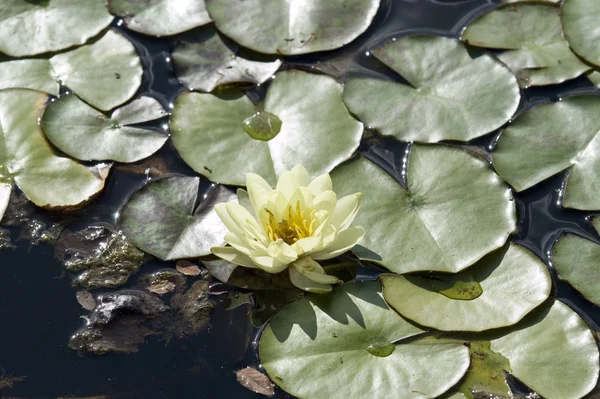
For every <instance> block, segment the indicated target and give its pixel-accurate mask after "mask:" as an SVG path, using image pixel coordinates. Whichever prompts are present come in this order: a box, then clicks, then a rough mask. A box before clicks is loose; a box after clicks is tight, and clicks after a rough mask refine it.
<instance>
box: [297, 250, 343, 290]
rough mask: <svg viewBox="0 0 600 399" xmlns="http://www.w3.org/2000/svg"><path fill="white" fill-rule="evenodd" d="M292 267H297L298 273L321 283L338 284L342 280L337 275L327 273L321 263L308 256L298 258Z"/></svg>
mask: <svg viewBox="0 0 600 399" xmlns="http://www.w3.org/2000/svg"><path fill="white" fill-rule="evenodd" d="M291 267H292V268H295V269H296V270H297V271H298V273H300V274H302V275H303V276H305V277H307V278H309V279H311V280H312V281H315V282H317V283H319V284H337V283H341V282H342V281H341V280H340V279H338V278H337V277H335V276H330V275H329V274H327V273H325V270H324V269H323V268H322V267H321V265H319V264H318V263H317V262H315V261H314V260H312V259H311V258H310V257H308V256H305V257H303V258H300V259H298V260H297V261H296V262H294V263H292V265H291Z"/></svg>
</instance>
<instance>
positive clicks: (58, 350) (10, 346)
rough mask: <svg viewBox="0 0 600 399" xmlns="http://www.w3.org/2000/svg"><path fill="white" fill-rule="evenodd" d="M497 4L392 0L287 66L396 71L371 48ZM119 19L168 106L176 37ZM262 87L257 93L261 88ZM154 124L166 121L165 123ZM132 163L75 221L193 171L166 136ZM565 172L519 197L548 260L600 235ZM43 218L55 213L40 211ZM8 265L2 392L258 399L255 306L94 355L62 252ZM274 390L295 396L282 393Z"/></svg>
mask: <svg viewBox="0 0 600 399" xmlns="http://www.w3.org/2000/svg"><path fill="white" fill-rule="evenodd" d="M498 3H500V1H493V0H487V1H485V0H384V1H383V2H382V6H381V8H380V10H379V13H378V15H377V17H376V18H375V22H374V23H373V25H372V26H371V27H370V28H369V29H368V30H367V32H366V33H364V34H363V35H361V36H360V37H359V38H358V39H357V40H356V41H354V42H353V43H351V44H350V45H348V46H346V47H344V48H342V49H340V50H338V51H333V52H330V53H326V54H312V55H307V56H299V57H291V58H290V59H289V60H288V61H289V62H287V65H290V66H295V67H302V68H309V69H310V68H317V69H322V68H333V69H330V70H333V71H342V73H341V75H342V78H343V75H345V74H347V73H348V72H349V73H351V74H369V75H376V76H388V77H394V78H395V79H398V78H397V77H395V76H394V74H393V73H392V72H390V70H388V69H387V68H385V67H384V66H382V65H381V64H380V63H379V62H377V61H376V60H373V59H372V57H369V55H368V53H367V52H368V50H369V49H371V48H373V47H374V46H376V45H377V44H380V43H382V42H383V41H385V40H386V39H389V38H392V37H394V36H399V35H405V34H410V33H435V34H441V35H449V36H456V35H458V34H459V33H460V30H461V28H462V26H464V25H465V24H466V23H467V22H468V21H470V20H472V19H473V18H474V17H475V16H477V15H479V14H481V13H482V12H484V11H485V10H488V9H490V8H492V7H493V6H494V5H495V4H498ZM113 25H114V26H115V27H117V28H118V29H120V30H121V31H122V33H123V34H125V35H126V36H127V37H128V38H130V39H131V40H132V41H133V43H134V44H135V45H136V48H137V50H138V52H139V53H140V55H141V57H142V61H143V63H144V66H145V75H144V84H143V86H142V91H143V93H145V94H151V95H152V96H154V97H155V98H157V99H159V100H160V101H161V102H162V103H163V105H164V106H165V107H168V106H169V104H171V103H172V102H173V100H174V98H175V97H176V96H177V94H178V93H180V92H181V91H183V90H184V88H183V87H182V86H181V85H180V84H179V83H178V82H177V79H176V78H175V76H174V74H173V71H172V67H171V63H170V59H169V55H170V51H171V49H172V46H173V42H172V40H171V39H168V38H164V39H163V38H158V39H156V38H149V37H145V36H143V35H140V34H137V33H135V32H131V31H129V30H127V29H123V28H121V27H120V25H119V23H118V21H115V23H114V24H113ZM582 91H590V92H594V91H595V89H594V88H593V86H592V85H591V84H590V83H589V82H588V81H587V80H586V79H585V78H579V79H575V80H573V81H570V82H569V83H567V84H563V85H559V86H553V87H546V88H541V89H527V90H524V91H523V92H522V94H523V100H522V104H521V110H523V109H526V108H528V107H530V106H531V105H532V104H537V103H540V102H544V101H548V100H551V99H556V98H557V97H561V96H565V95H567V94H569V93H574V92H582ZM254 94H255V95H256V98H260V97H261V96H262V95H263V94H264V85H263V87H262V88H260V89H258V90H255V93H254ZM162 123H165V121H164V120H163V121H161V124H162ZM156 128H160V124H158V125H157V126H156ZM496 136H497V132H496V133H492V134H489V135H487V136H484V137H483V138H480V139H477V140H475V141H474V142H472V143H471V144H472V145H473V146H475V147H478V148H479V149H483V150H485V151H489V150H490V146H493V143H494V141H495V139H496ZM405 147H406V145H402V144H398V143H395V142H393V140H382V139H371V140H367V141H366V143H365V144H364V145H363V146H362V147H361V151H362V152H363V154H365V155H367V156H368V157H369V158H370V159H372V160H374V161H376V162H377V163H378V164H380V165H381V166H383V167H384V169H386V170H387V171H388V172H390V173H391V174H392V175H394V176H395V177H396V178H397V179H398V180H400V181H401V167H402V157H403V155H404V150H405ZM133 165H134V167H129V166H128V167H119V168H117V170H116V171H114V173H112V174H111V176H110V178H109V181H108V187H107V189H106V190H105V192H104V193H103V194H102V195H101V196H100V197H99V198H98V199H97V200H95V201H94V203H93V204H92V205H90V206H89V207H87V208H86V209H84V210H82V211H78V212H77V213H76V214H75V215H74V216H75V218H74V219H75V222H74V224H73V226H75V227H78V228H83V227H85V226H87V225H90V224H96V225H108V226H111V225H115V222H116V217H117V216H118V209H119V208H120V206H121V205H122V204H123V203H124V201H125V199H126V198H127V197H128V196H129V195H130V194H131V193H132V192H133V191H134V190H135V189H137V188H138V187H140V186H141V185H142V184H143V183H144V182H145V180H146V175H145V173H144V172H145V170H146V169H147V168H151V167H156V168H158V169H161V170H162V171H163V172H164V171H168V172H173V173H181V174H185V175H195V173H194V172H193V171H192V170H191V169H190V168H189V167H188V166H186V165H185V163H184V162H183V161H181V160H180V159H179V158H178V156H177V155H176V153H175V151H174V150H173V149H172V148H171V147H170V146H169V145H167V146H166V147H165V148H163V149H162V150H161V151H160V152H159V153H158V154H156V155H154V156H153V157H152V159H151V161H142V162H138V163H137V164H133ZM563 180H564V175H559V176H555V177H554V178H551V179H549V180H547V181H545V182H543V183H541V184H539V185H537V186H536V187H534V188H533V189H530V190H527V191H524V192H522V193H519V194H516V200H517V202H518V210H519V218H520V220H519V222H520V224H519V232H518V234H517V235H516V236H514V237H513V241H515V242H517V243H519V244H522V245H524V246H526V247H527V248H529V249H530V250H532V251H533V252H534V253H535V254H537V255H538V256H539V257H541V258H542V259H543V260H544V261H546V262H547V260H548V257H547V254H548V251H549V250H550V249H551V246H552V244H553V242H554V240H555V239H556V238H557V237H558V235H560V234H561V233H563V232H573V233H576V234H578V235H581V236H584V237H586V238H590V239H592V240H594V241H596V242H598V243H600V239H599V237H597V235H596V233H595V232H594V231H593V229H592V228H591V227H590V226H589V224H588V222H587V220H586V217H588V216H589V215H590V213H585V212H578V211H572V210H566V209H563V208H562V207H560V206H559V205H558V203H559V201H560V195H561V188H562V184H563ZM42 217H48V215H45V214H42ZM9 230H10V232H11V234H12V236H13V238H16V237H17V236H18V235H19V234H20V229H19V228H16V227H10V228H9ZM173 265H174V264H173V263H168V262H159V261H149V262H146V263H145V264H144V266H143V272H148V271H152V270H154V269H159V268H161V267H173ZM0 266H1V267H0V290H1V292H2V301H1V302H0V325H1V326H2V329H1V330H0V354H1V357H0V376H1V375H4V376H13V377H25V379H24V380H23V381H22V382H16V383H15V384H14V386H13V387H12V388H10V389H6V390H4V391H0V393H1V394H2V396H3V397H5V396H6V397H23V398H48V397H64V396H74V397H89V396H102V397H110V398H130V397H144V398H221V397H223V398H225V397H227V398H241V399H243V398H254V397H261V395H257V394H254V393H252V392H250V391H248V390H246V389H245V388H243V387H242V386H241V385H239V384H238V382H237V381H236V377H235V371H236V370H238V369H240V368H242V367H245V366H255V367H256V366H258V365H259V361H258V358H257V355H256V346H255V344H254V341H255V339H256V335H257V333H258V331H257V330H256V329H255V328H254V327H253V326H252V324H251V323H250V320H249V317H248V306H249V305H243V306H240V307H237V308H235V309H233V310H226V309H225V306H224V304H223V303H222V302H223V301H221V300H220V299H219V298H218V297H215V302H216V303H217V307H216V308H215V310H214V311H213V313H212V317H211V321H210V328H208V330H205V331H204V332H201V333H200V334H198V335H195V336H189V337H186V338H183V339H172V340H169V341H165V340H164V339H163V338H160V337H156V336H150V337H147V338H146V342H145V343H144V344H142V345H140V347H139V351H138V352H137V353H133V354H107V355H102V356H97V355H93V354H87V353H78V352H77V351H75V350H73V349H71V348H69V347H68V341H69V337H70V336H71V335H72V334H74V333H75V332H76V331H77V330H78V329H79V328H80V327H81V326H82V324H83V321H82V320H81V318H80V316H82V315H85V314H87V312H86V311H85V310H84V309H82V308H81V306H80V305H79V304H78V303H77V301H76V299H75V292H76V291H77V288H75V287H73V286H72V284H71V279H70V278H69V277H68V276H67V275H65V273H64V268H63V265H62V264H61V263H60V262H59V261H58V260H56V259H55V256H54V248H53V247H52V246H51V245H49V244H44V243H42V244H39V245H31V243H30V241H29V240H26V239H22V240H17V248H16V249H14V250H4V251H2V252H0ZM360 275H362V276H366V277H368V276H369V275H373V273H372V272H370V271H368V270H365V271H363V272H360ZM554 277H556V275H555V273H554ZM555 281H557V279H556V278H555ZM106 291H110V290H106ZM557 297H558V298H561V299H562V300H564V301H565V302H567V303H568V304H569V305H571V306H572V307H573V308H574V309H576V310H577V311H578V312H579V313H580V315H582V316H583V317H584V318H585V319H586V320H587V321H588V322H589V323H590V325H591V326H592V327H593V328H594V329H596V330H597V329H598V324H599V323H600V312H598V310H597V308H595V307H593V306H592V305H590V304H589V303H588V302H587V301H585V300H584V299H582V298H581V297H580V296H579V295H578V294H577V293H576V292H575V291H574V290H573V289H571V288H570V287H569V286H568V285H567V284H565V283H562V282H560V281H557ZM275 397H277V398H286V397H289V396H288V395H286V394H285V393H283V392H282V391H277V393H276V395H275Z"/></svg>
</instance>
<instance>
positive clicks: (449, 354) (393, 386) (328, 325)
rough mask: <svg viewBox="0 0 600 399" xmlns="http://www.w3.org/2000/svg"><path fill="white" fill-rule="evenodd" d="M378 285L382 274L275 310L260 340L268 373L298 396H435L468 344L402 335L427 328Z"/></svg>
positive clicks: (463, 359) (453, 377)
mask: <svg viewBox="0 0 600 399" xmlns="http://www.w3.org/2000/svg"><path fill="white" fill-rule="evenodd" d="M380 291H381V286H380V285H379V283H377V282H366V283H350V284H346V285H344V286H341V287H336V288H334V291H333V293H331V294H327V295H310V296H308V297H306V298H303V299H300V300H299V301H297V302H295V303H293V304H291V305H290V306H288V307H287V308H285V309H283V310H282V311H281V312H280V313H278V314H277V315H276V316H274V317H273V318H272V319H271V321H270V323H269V324H268V325H267V328H266V329H265V330H264V332H263V333H262V335H261V338H260V342H259V357H260V360H261V364H262V365H263V367H264V368H265V370H266V371H267V373H268V375H269V376H270V377H271V380H272V381H273V382H275V383H276V384H277V385H279V386H280V387H281V388H282V389H284V390H285V391H287V392H288V393H290V394H292V395H294V396H297V397H301V398H332V399H334V398H368V397H390V398H391V397H399V398H408V397H420V398H433V397H437V396H439V395H441V394H443V393H444V392H446V391H447V390H448V389H450V388H451V387H452V386H453V385H454V384H456V383H457V382H458V381H459V380H460V378H461V377H462V376H463V375H464V374H465V372H466V371H467V368H468V367H469V350H468V348H467V347H466V346H464V345H463V344H462V343H460V342H459V343H456V342H452V343H436V342H435V341H433V342H419V341H411V342H403V341H402V340H404V339H406V338H409V337H414V336H416V335H418V334H421V333H423V332H424V331H423V330H421V329H419V328H418V327H416V326H414V325H412V324H410V323H408V322H407V321H406V320H404V319H403V318H401V317H400V316H398V315H397V314H396V313H395V312H393V311H392V310H391V309H390V308H389V307H388V306H387V305H386V303H385V302H384V301H383V298H382V297H381V292H380ZM417 392H418V396H415V395H416V394H415V393H417Z"/></svg>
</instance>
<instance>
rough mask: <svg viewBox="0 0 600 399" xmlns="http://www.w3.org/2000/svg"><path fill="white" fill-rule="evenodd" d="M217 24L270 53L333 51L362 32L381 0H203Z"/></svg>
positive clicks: (249, 45) (250, 45)
mask: <svg viewBox="0 0 600 399" xmlns="http://www.w3.org/2000/svg"><path fill="white" fill-rule="evenodd" d="M205 1H206V8H207V10H208V12H209V14H210V16H211V18H212V19H213V21H214V22H215V25H216V26H217V29H219V31H221V32H223V33H224V34H225V35H227V36H228V37H230V38H232V39H233V40H235V41H236V42H238V43H240V44H241V45H242V46H244V47H247V48H249V49H252V50H255V51H258V52H261V53H267V54H286V55H293V54H306V53H312V52H316V51H324V50H333V49H336V48H338V47H342V46H343V45H345V44H347V43H350V42H351V41H353V40H354V39H356V38H357V37H358V36H359V35H360V34H361V33H363V32H364V31H365V30H367V28H368V27H369V25H370V24H371V22H372V21H373V18H374V17H375V14H376V13H377V9H378V8H379V3H380V0H349V1H344V2H332V1H330V0H305V1H302V2H298V1H289V2H287V1H279V0H268V1H262V0H205Z"/></svg>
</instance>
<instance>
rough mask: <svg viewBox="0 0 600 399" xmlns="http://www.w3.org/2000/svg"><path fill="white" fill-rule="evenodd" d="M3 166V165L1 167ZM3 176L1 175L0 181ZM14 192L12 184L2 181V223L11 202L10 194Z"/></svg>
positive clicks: (0, 199) (0, 208)
mask: <svg viewBox="0 0 600 399" xmlns="http://www.w3.org/2000/svg"><path fill="white" fill-rule="evenodd" d="M0 166H1V165H0ZM1 178H2V175H1V174H0V179H1ZM11 191H12V183H3V182H2V181H1V180H0V221H2V217H3V216H4V212H5V211H6V208H7V207H8V201H9V200H10V193H11Z"/></svg>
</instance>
